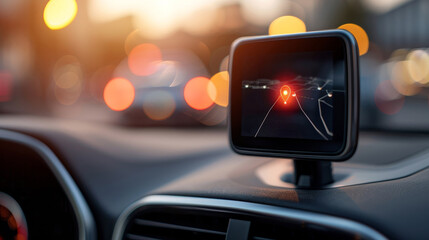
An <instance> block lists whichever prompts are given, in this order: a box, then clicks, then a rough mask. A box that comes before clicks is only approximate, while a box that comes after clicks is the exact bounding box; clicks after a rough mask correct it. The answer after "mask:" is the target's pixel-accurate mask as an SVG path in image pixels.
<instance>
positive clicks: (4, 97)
mask: <svg viewBox="0 0 429 240" xmlns="http://www.w3.org/2000/svg"><path fill="white" fill-rule="evenodd" d="M11 97H12V74H10V73H9V72H6V71H0V102H7V101H9V100H10V99H11Z"/></svg>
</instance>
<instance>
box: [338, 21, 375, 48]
mask: <svg viewBox="0 0 429 240" xmlns="http://www.w3.org/2000/svg"><path fill="white" fill-rule="evenodd" d="M338 29H344V30H347V31H349V32H350V33H351V34H353V36H354V37H355V39H356V42H357V44H358V47H359V55H360V56H362V55H364V54H365V53H367V52H368V48H369V38H368V35H367V34H366V32H365V30H364V29H363V28H362V27H360V26H359V25H356V24H353V23H347V24H343V25H341V26H339V27H338Z"/></svg>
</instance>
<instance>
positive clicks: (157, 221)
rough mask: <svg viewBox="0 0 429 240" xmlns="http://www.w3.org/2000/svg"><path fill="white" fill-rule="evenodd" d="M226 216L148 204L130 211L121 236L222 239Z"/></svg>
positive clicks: (132, 237) (133, 238)
mask: <svg viewBox="0 0 429 240" xmlns="http://www.w3.org/2000/svg"><path fill="white" fill-rule="evenodd" d="M228 220H229V219H228V218H227V216H224V215H223V214H222V213H221V212H218V211H210V210H209V211H206V210H204V211H201V210H199V209H192V208H171V207H162V208H160V207H151V208H146V209H143V210H141V211H139V212H137V213H136V214H135V215H134V217H133V218H132V219H131V220H130V221H129V223H128V227H127V229H126V232H125V234H124V236H123V239H129V240H142V239H190V240H192V239H207V240H217V239H225V237H226V231H227V228H228Z"/></svg>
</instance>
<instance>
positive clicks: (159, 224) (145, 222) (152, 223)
mask: <svg viewBox="0 0 429 240" xmlns="http://www.w3.org/2000/svg"><path fill="white" fill-rule="evenodd" d="M135 223H136V224H137V225H140V226H145V227H158V228H167V229H172V230H184V231H191V232H199V233H208V234H217V235H223V236H225V235H226V232H219V231H213V230H208V229H202V228H195V227H187V226H181V225H176V224H170V223H162V222H155V221H150V220H144V219H135Z"/></svg>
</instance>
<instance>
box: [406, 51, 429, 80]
mask: <svg viewBox="0 0 429 240" xmlns="http://www.w3.org/2000/svg"><path fill="white" fill-rule="evenodd" d="M407 67H408V73H409V74H410V76H411V78H412V79H413V80H414V81H415V82H419V83H426V77H427V76H428V75H429V54H428V53H427V52H426V51H423V50H414V51H412V52H410V53H409V54H408V55H407Z"/></svg>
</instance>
